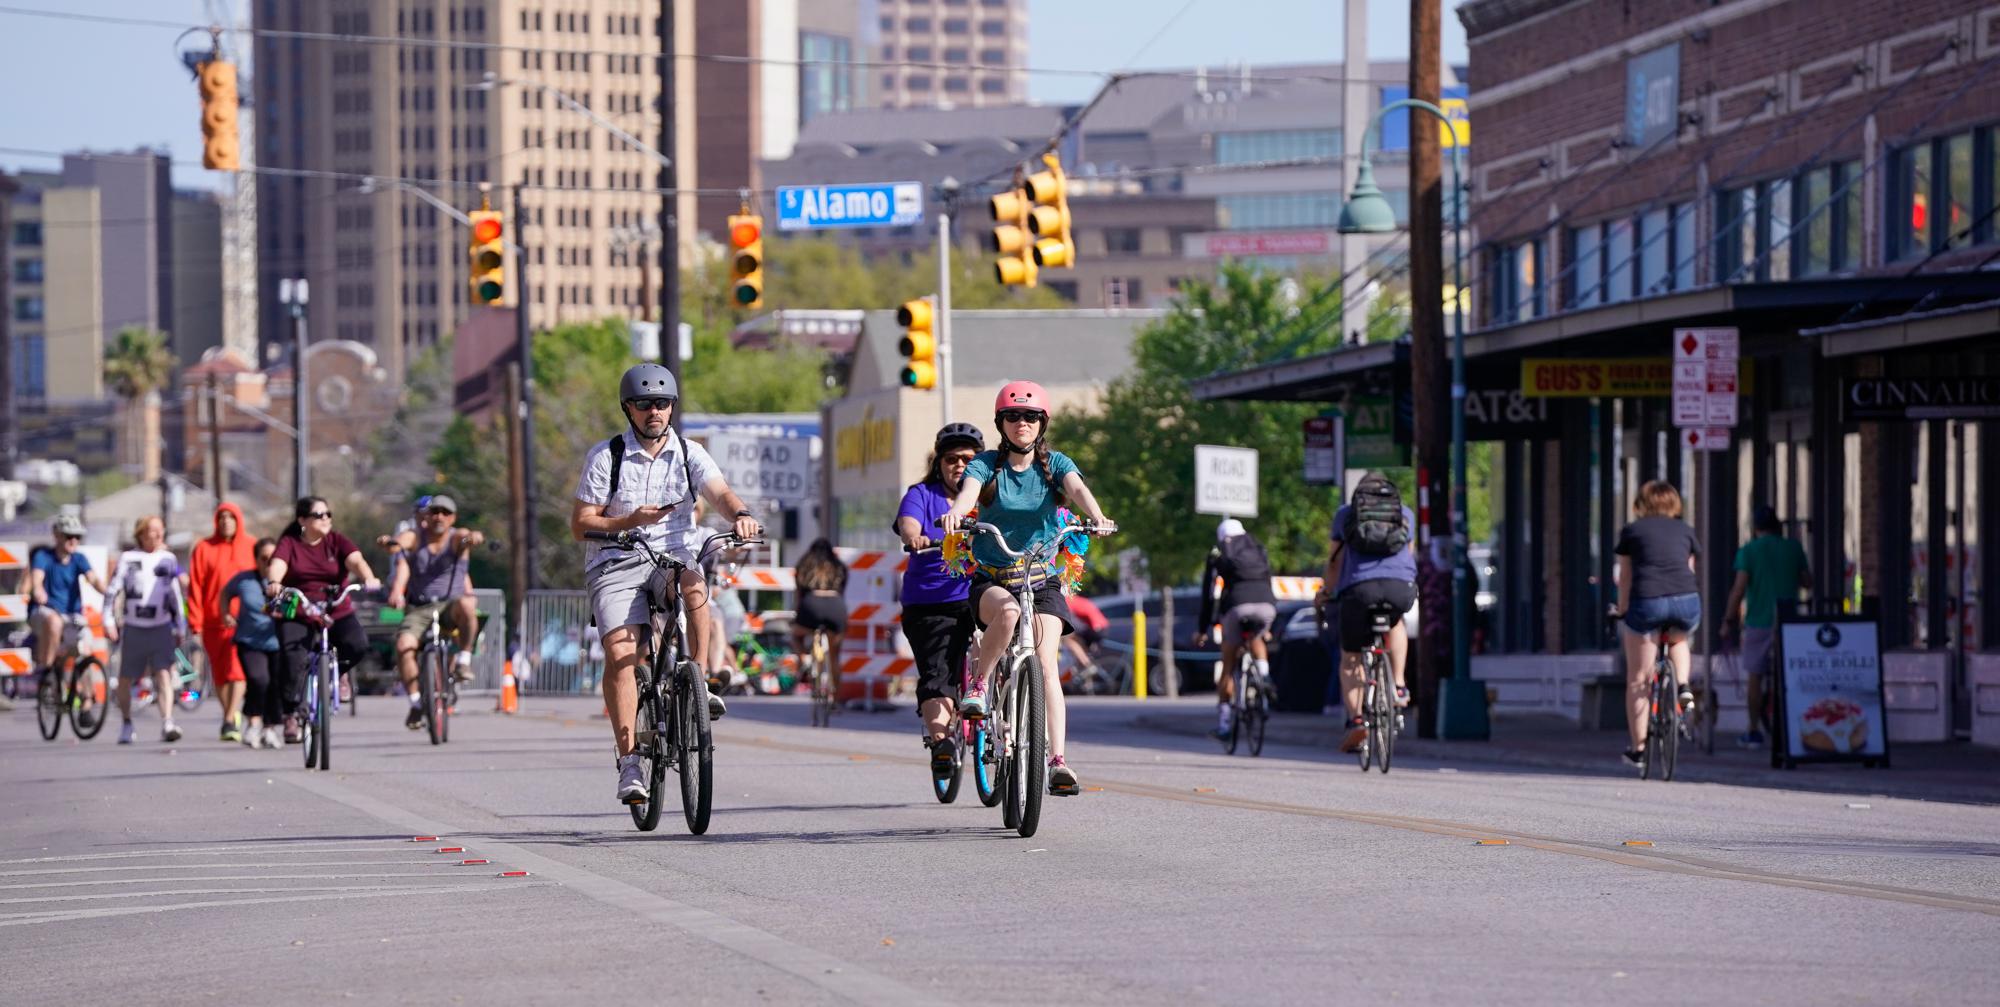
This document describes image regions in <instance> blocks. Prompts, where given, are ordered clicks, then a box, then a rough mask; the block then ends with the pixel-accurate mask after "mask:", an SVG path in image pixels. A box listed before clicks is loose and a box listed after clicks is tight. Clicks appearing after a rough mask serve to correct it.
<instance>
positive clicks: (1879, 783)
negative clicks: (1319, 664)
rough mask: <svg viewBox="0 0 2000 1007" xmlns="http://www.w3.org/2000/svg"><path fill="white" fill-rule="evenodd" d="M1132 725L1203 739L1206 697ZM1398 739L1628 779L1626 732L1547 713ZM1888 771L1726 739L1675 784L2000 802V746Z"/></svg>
mask: <svg viewBox="0 0 2000 1007" xmlns="http://www.w3.org/2000/svg"><path fill="white" fill-rule="evenodd" d="M1145 706H1146V708H1145V709H1144V710H1142V711H1140V712H1138V714H1137V715H1136V717H1135V718H1134V721H1133V725H1134V726H1135V727H1137V728H1139V729H1141V730H1151V731H1158V732H1162V733H1167V734H1178V735H1184V736H1203V735H1207V734H1208V733H1209V732H1210V731H1212V730H1213V729H1214V728H1215V703H1214V701H1213V700H1212V699H1207V698H1196V699H1183V700H1160V699H1149V700H1147V701H1146V704H1145ZM1408 723H1409V726H1408V727H1407V728H1405V730H1404V732H1403V734H1402V735H1400V736H1399V737H1398V738H1397V739H1396V756H1397V757H1398V758H1410V759H1417V760H1422V761H1423V762H1424V763H1426V764H1432V763H1442V764H1444V765H1447V766H1449V765H1467V766H1482V767H1501V766H1512V767H1518V768H1522V769H1541V770H1560V771H1564V772H1575V773H1588V774H1591V775H1599V776H1632V777H1634V778H1636V776H1637V773H1636V772H1635V771H1634V770H1632V769H1631V768H1629V767H1627V766H1626V765H1625V763H1624V760H1623V758H1622V757H1621V756H1620V753H1621V752H1622V751H1623V750H1624V747H1625V734H1624V732H1623V731H1583V730H1580V729H1579V728H1578V727H1577V725H1576V722H1575V721H1573V720H1569V719H1566V718H1563V717H1557V716H1549V715H1522V714H1512V715H1502V716H1496V717H1494V718H1493V723H1492V740H1490V741H1437V740H1425V739H1421V738H1418V737H1417V731H1416V714H1415V710H1414V709H1413V710H1412V711H1411V715H1410V719H1409V722H1408ZM1344 733H1345V731H1344V729H1343V722H1342V720H1341V718H1340V717H1339V716H1337V715H1336V716H1320V715H1315V714H1308V713H1278V714H1273V715H1272V717H1271V722H1270V725H1269V726H1268V727H1267V728H1266V730H1265V739H1266V742H1267V743H1269V744H1279V745H1296V746H1301V747H1305V748H1312V749H1317V750H1319V751H1322V752H1325V753H1327V754H1328V755H1329V756H1332V757H1336V758H1339V759H1347V758H1349V756H1347V755H1345V754H1343V753H1340V752H1339V751H1338V746H1339V744H1340V740H1341V736H1342V735H1343V734H1344ZM1889 756H1890V762H1891V765H1890V767H1889V768H1880V769H1866V768H1863V767H1862V766H1861V765H1860V764H1859V763H1852V764H1820V765H1805V766H1799V767H1798V768H1796V769H1791V770H1778V769H1772V768H1771V755H1770V752H1769V750H1768V749H1761V748H1760V749H1757V750H1755V751H1746V750H1743V749H1739V748H1737V747H1736V745H1735V739H1734V738H1733V737H1727V738H1718V739H1716V749H1715V754H1714V755H1707V754H1704V753H1703V752H1702V751H1701V750H1700V748H1699V747H1697V746H1694V745H1693V744H1691V743H1689V742H1686V741H1683V742H1682V744H1681V756H1680V761H1679V768H1678V769H1677V771H1676V772H1675V775H1674V778H1675V779H1676V780H1688V781H1695V782H1706V783H1727V784H1735V785H1739V786H1751V787H1781V788H1784V789H1788V790H1812V791H1821V792H1826V793H1851V794H1871V795H1880V796H1884V797H1904V798H1911V799H1916V800H1933V801H1960V802H1970V803H1978V804H2000V750H1995V749H1991V748H1981V747H1977V746H1974V745H1971V744H1967V743H1963V742H1957V743H1948V744H1928V745H1917V744H1902V745H1897V744H1891V745H1890V746H1889Z"/></svg>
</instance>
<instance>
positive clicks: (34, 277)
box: [14, 259, 42, 283]
mask: <svg viewBox="0 0 2000 1007" xmlns="http://www.w3.org/2000/svg"><path fill="white" fill-rule="evenodd" d="M14 282H15V283H40V282H42V260H40V259H15V260H14Z"/></svg>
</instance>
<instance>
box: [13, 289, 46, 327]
mask: <svg viewBox="0 0 2000 1007" xmlns="http://www.w3.org/2000/svg"><path fill="white" fill-rule="evenodd" d="M14 320H15V321H17V322H39V321H41V320H42V299H41V298H40V297H38V296H34V295H27V296H22V297H16V298H14Z"/></svg>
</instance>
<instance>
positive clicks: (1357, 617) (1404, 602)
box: [1340, 580, 1417, 654]
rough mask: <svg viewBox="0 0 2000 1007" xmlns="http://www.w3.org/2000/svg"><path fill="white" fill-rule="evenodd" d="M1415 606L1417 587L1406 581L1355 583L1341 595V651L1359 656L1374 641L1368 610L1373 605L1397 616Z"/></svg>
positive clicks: (1371, 620)
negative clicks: (1390, 609)
mask: <svg viewBox="0 0 2000 1007" xmlns="http://www.w3.org/2000/svg"><path fill="white" fill-rule="evenodd" d="M1416 603H1417V586H1416V585H1415V584H1412V583H1410V582H1409V581H1406V580H1363V581H1356V582H1355V583H1354V584H1353V585H1352V586H1350V587H1349V588H1348V589H1347V590H1345V591H1342V592H1340V649H1341V650H1344V651H1346V652H1348V653H1350V654H1358V653H1360V652H1361V651H1362V650H1363V649H1365V648H1366V647H1367V646H1368V642H1369V641H1370V640H1371V639H1373V638H1374V636H1375V632H1374V627H1373V626H1372V625H1371V623H1372V622H1373V619H1372V618H1371V616H1370V614H1369V609H1371V608H1374V607H1376V606H1378V605H1379V606H1382V607H1385V608H1393V609H1395V611H1396V614H1397V615H1399V616H1400V615H1403V614H1405V613H1408V612H1409V611H1410V606H1412V605H1415V604H1416Z"/></svg>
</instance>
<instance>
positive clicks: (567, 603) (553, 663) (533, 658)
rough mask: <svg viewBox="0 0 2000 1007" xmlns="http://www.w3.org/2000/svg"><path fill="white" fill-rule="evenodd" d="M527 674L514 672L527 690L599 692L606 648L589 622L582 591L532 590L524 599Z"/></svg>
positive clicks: (553, 693) (554, 693) (534, 692)
mask: <svg viewBox="0 0 2000 1007" xmlns="http://www.w3.org/2000/svg"><path fill="white" fill-rule="evenodd" d="M521 619H522V625H523V626H524V627H525V628H526V631H527V632H526V636H527V646H526V651H527V653H526V654H525V655H524V656H525V657H526V658H527V674H526V675H525V676H523V675H521V674H519V673H518V672H517V673H516V675H515V680H516V682H517V684H518V685H519V686H520V690H521V691H522V692H523V693H526V694H528V695H542V696H574V695H582V694H588V693H594V692H596V691H597V688H598V682H599V681H600V680H601V679H602V678H603V677H604V648H603V647H602V646H600V645H599V644H598V642H597V629H596V628H595V627H593V626H591V625H590V600H589V597H588V595H587V593H586V592H583V591H529V592H528V593H527V596H526V597H525V598H523V599H522V606H521Z"/></svg>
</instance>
